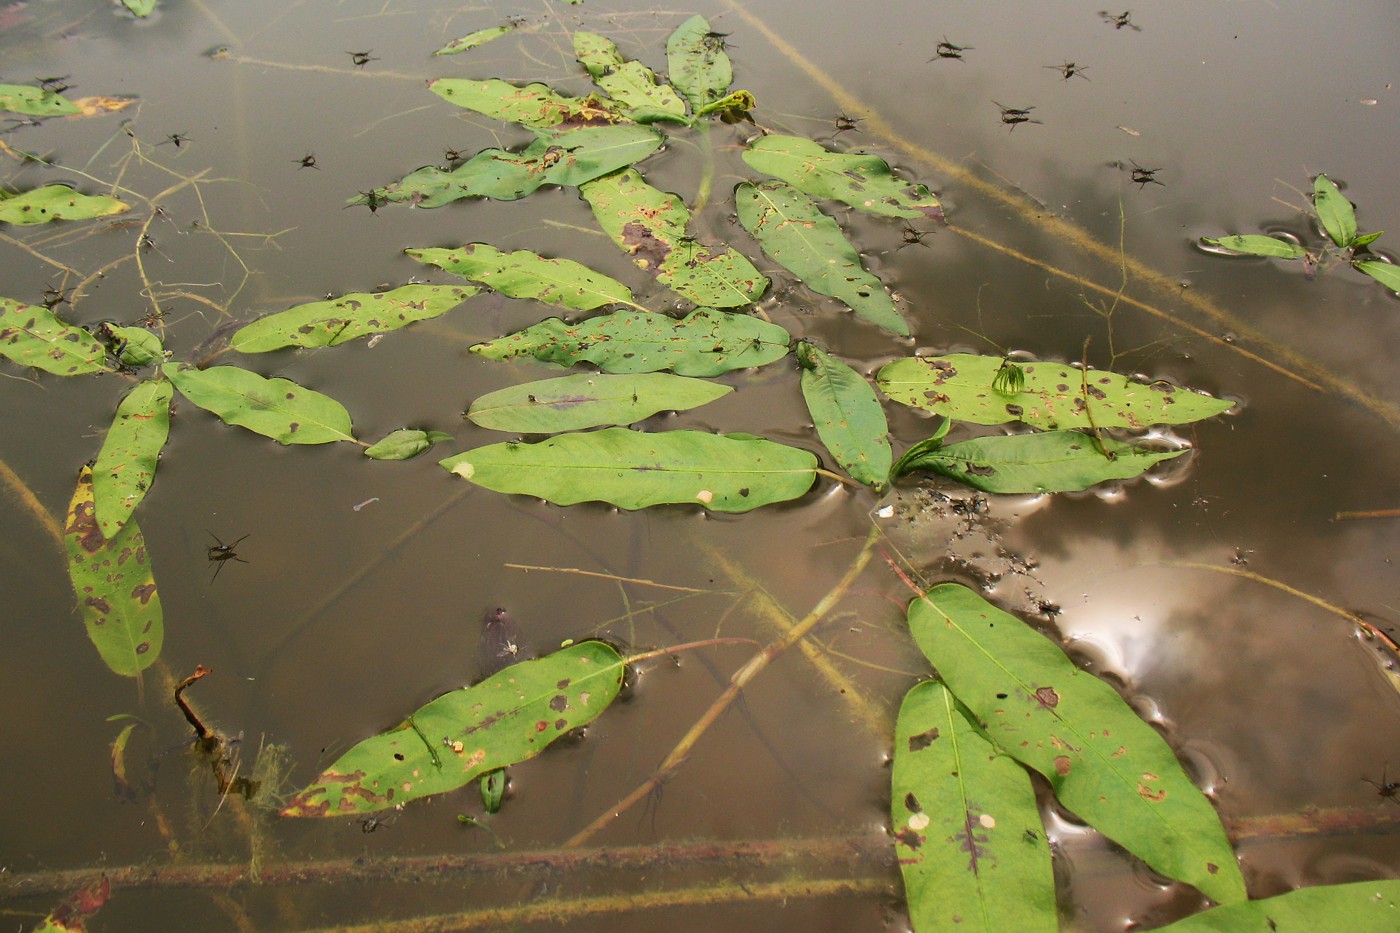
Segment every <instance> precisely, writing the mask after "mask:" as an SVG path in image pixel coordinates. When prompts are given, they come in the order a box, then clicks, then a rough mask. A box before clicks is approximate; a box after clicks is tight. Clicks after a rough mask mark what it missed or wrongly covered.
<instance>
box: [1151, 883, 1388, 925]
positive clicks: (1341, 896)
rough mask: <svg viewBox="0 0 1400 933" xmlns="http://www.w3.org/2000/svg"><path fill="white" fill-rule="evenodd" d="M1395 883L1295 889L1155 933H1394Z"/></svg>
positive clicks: (1210, 912) (1220, 909)
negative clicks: (1294, 932)
mask: <svg viewBox="0 0 1400 933" xmlns="http://www.w3.org/2000/svg"><path fill="white" fill-rule="evenodd" d="M1398 912H1400V881H1396V880H1395V879H1392V878H1388V879H1385V880H1383V881H1353V882H1351V883H1350V884H1322V885H1318V886H1316V887H1312V888H1299V889H1297V890H1295V891H1289V892H1288V893H1286V894H1279V895H1276V896H1274V897H1266V898H1262V899H1260V900H1257V901H1250V902H1249V903H1247V904H1230V905H1229V906H1227V907H1215V908H1212V909H1210V910H1205V911H1202V912H1201V913H1198V914H1195V915H1194V916H1190V917H1187V918H1186V919H1185V920H1178V921H1177V922H1176V923H1169V924H1167V925H1166V926H1164V927H1157V929H1156V933H1240V931H1242V930H1260V931H1270V930H1303V931H1309V930H1346V931H1347V933H1394V930H1395V927H1396V923H1395V918H1396V916H1397V913H1398Z"/></svg>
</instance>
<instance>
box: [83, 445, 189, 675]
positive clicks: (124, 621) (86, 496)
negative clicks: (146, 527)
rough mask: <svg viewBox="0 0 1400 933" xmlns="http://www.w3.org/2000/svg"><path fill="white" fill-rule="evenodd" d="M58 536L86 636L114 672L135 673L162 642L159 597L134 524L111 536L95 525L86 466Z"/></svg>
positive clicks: (145, 665) (156, 653) (143, 543)
mask: <svg viewBox="0 0 1400 933" xmlns="http://www.w3.org/2000/svg"><path fill="white" fill-rule="evenodd" d="M63 536H64V543H65V545H66V547H67V550H68V577H69V579H70V580H71V581H72V583H73V592H74V593H76V594H77V597H78V608H79V609H80V610H81V611H82V614H83V624H84V625H85V626H87V633H88V638H90V639H92V643H93V645H94V646H96V648H97V653H98V654H100V655H101V656H102V660H103V661H104V662H105V663H106V664H107V666H108V667H110V668H111V669H112V670H113V671H114V672H115V673H117V674H120V675H122V676H123V677H136V676H138V675H140V673H141V672H142V671H143V670H145V669H146V668H148V667H150V666H151V664H153V663H154V662H155V659H156V658H158V657H159V656H160V647H161V643H162V642H163V641H164V639H165V625H164V621H163V617H162V615H161V611H160V594H159V593H158V592H156V581H155V577H154V576H153V575H152V572H151V564H150V559H149V558H148V557H147V555H146V540H145V538H144V537H143V536H142V534H141V527H140V526H139V525H138V524H137V523H136V522H135V520H128V521H127V522H126V524H125V525H124V526H122V530H121V531H119V532H118V533H117V534H116V535H115V536H114V537H112V538H107V537H105V536H104V535H103V534H102V529H101V528H99V527H98V524H97V514H96V509H95V508H94V506H93V489H92V468H91V467H83V469H82V472H80V473H79V474H78V488H77V490H76V491H75V492H74V493H73V501H72V502H71V503H70V504H69V506H68V520H67V524H66V525H65V527H64V531H63Z"/></svg>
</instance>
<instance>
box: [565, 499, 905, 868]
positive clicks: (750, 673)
mask: <svg viewBox="0 0 1400 933" xmlns="http://www.w3.org/2000/svg"><path fill="white" fill-rule="evenodd" d="M879 540H880V529H879V527H878V526H872V527H871V529H870V533H869V534H868V535H866V538H865V544H864V546H862V547H861V549H860V553H859V554H857V555H856V559H855V560H854V561H852V562H851V565H850V566H849V567H848V568H846V573H845V575H844V576H842V577H841V579H840V581H838V582H837V584H836V585H835V586H834V587H832V588H831V589H830V590H829V591H828V592H827V594H826V595H825V596H823V597H822V598H821V600H820V601H819V602H818V603H817V605H816V606H814V607H813V608H812V611H811V612H809V613H807V615H806V616H804V617H803V618H802V621H800V622H798V623H797V624H796V625H794V626H793V627H792V628H790V629H789V630H788V631H787V633H786V634H785V635H783V636H782V637H780V638H778V639H777V640H775V641H773V642H770V643H769V644H768V645H766V646H765V647H764V648H763V650H761V651H759V652H758V653H756V654H755V655H754V656H753V657H751V658H749V660H748V663H746V664H745V665H744V666H743V667H741V668H739V669H738V670H737V671H735V672H734V674H733V675H732V676H731V677H730V678H729V686H728V687H726V688H725V691H724V692H723V693H722V694H720V696H719V698H718V699H716V700H715V701H714V703H712V704H710V708H709V709H708V710H706V711H705V714H704V715H703V716H701V717H700V719H699V720H697V721H696V722H695V724H694V725H693V726H691V727H690V731H688V732H687V733H686V734H685V736H684V737H683V738H682V739H681V740H680V742H678V743H676V746H675V748H673V749H671V752H670V754H668V755H667V756H666V758H665V760H663V761H662V762H661V764H660V765H659V766H658V767H657V769H656V771H655V772H654V773H653V774H652V776H651V777H649V778H647V779H646V780H645V781H643V782H642V783H641V784H639V785H638V786H637V787H636V788H635V789H634V790H633V791H632V793H630V794H628V795H627V796H626V797H624V798H623V799H622V800H621V801H619V802H618V803H617V805H616V806H613V807H609V808H608V810H607V811H606V812H605V813H603V814H601V815H600V816H599V817H598V818H597V819H595V820H594V821H593V822H592V823H589V824H588V825H587V826H585V827H584V828H583V829H582V830H580V831H579V832H577V833H575V834H574V835H573V836H572V837H571V838H570V839H569V840H568V841H567V842H565V843H564V846H565V848H570V847H573V846H580V845H583V844H584V843H585V842H587V841H588V840H589V839H591V838H593V836H594V835H596V834H597V833H598V832H599V831H600V830H602V829H603V828H605V827H606V826H608V824H610V823H611V822H612V821H613V820H615V819H617V818H618V817H619V816H621V815H622V814H623V813H625V812H627V811H628V810H629V809H631V808H632V807H633V806H634V805H635V804H636V803H638V802H639V801H641V800H643V799H645V798H646V797H647V795H649V794H650V793H651V792H652V791H654V790H655V789H656V788H658V787H660V786H661V785H662V784H663V783H665V781H666V780H667V779H669V778H670V777H671V775H673V774H674V773H675V772H676V771H677V770H679V769H680V768H681V766H683V765H684V764H685V762H686V760H687V759H689V758H690V753H691V751H692V750H693V749H694V747H695V743H696V742H698V741H699V740H700V737H701V736H703V735H704V734H705V733H706V732H707V731H709V728H710V726H712V725H714V724H715V722H717V721H718V720H719V717H720V716H721V715H723V714H724V712H725V711H726V710H728V709H729V707H730V706H731V705H733V703H734V701H735V700H737V699H738V698H739V695H740V694H741V693H742V692H743V689H744V685H745V684H747V683H748V682H749V681H750V680H752V679H753V678H754V677H756V676H758V674H759V673H761V672H762V671H763V669H764V668H766V667H767V666H768V665H769V664H771V663H772V662H773V660H774V659H775V658H778V657H781V656H782V655H783V653H784V652H786V651H787V650H788V649H789V648H791V647H792V646H793V645H794V644H796V643H797V642H799V641H801V640H802V638H803V637H804V636H805V635H806V634H807V633H808V632H810V631H811V630H812V628H813V627H814V626H815V625H816V624H817V623H818V622H820V621H821V619H822V617H823V616H825V615H826V614H827V613H828V612H830V611H831V610H832V608H834V607H835V606H836V605H837V604H838V603H839V602H840V601H841V600H842V599H844V598H845V596H846V591H847V590H849V589H850V588H851V586H852V585H853V584H854V583H855V582H856V579H857V578H858V577H859V576H860V574H861V572H862V571H863V570H865V565H866V564H868V563H869V562H870V557H871V555H872V554H874V552H875V544H876V542H878V541H879Z"/></svg>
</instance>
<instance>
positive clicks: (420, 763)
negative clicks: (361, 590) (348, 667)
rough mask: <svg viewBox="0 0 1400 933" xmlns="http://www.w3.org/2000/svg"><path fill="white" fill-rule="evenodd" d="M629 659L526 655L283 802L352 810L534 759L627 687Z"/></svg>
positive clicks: (609, 654)
mask: <svg viewBox="0 0 1400 933" xmlns="http://www.w3.org/2000/svg"><path fill="white" fill-rule="evenodd" d="M625 667H626V665H625V664H624V663H623V660H622V658H621V657H620V656H619V655H618V653H617V651H615V650H614V649H613V648H611V647H609V646H608V645H605V644H603V643H602V642H597V641H585V642H583V643H581V644H577V645H571V646H569V647H568V648H564V649H562V650H560V651H556V652H555V653H554V654H551V655H548V656H547V657H543V658H540V659H538V660H534V661H521V662H520V663H519V664H512V665H511V666H509V667H507V668H505V669H504V670H502V671H500V672H498V673H496V674H493V675H491V676H490V677H488V678H486V679H485V680H483V681H482V682H481V683H479V684H476V685H475V686H471V687H464V688H462V689H461V690H453V691H452V692H451V693H446V694H443V695H442V696H440V697H438V698H437V699H436V700H433V701H432V702H431V703H428V704H427V705H426V706H422V707H419V708H418V709H417V710H416V711H414V712H413V714H412V715H410V716H409V717H408V718H407V719H406V720H404V721H403V722H402V723H400V724H399V725H397V726H395V727H394V728H392V729H390V730H389V731H387V732H382V733H380V734H379V735H376V736H373V737H372V738H368V739H365V740H364V741H362V742H360V743H359V744H358V745H356V746H354V747H353V748H351V749H350V750H349V751H348V752H346V753H345V754H344V755H341V756H340V758H338V759H337V760H336V762H335V763H334V764H332V765H331V766H330V767H329V768H327V769H326V770H325V771H324V772H322V773H321V775H320V776H319V777H317V778H316V780H315V781H314V782H312V784H311V785H310V786H309V787H307V788H305V789H304V790H302V791H300V792H299V793H297V794H296V796H294V797H293V798H292V799H291V801H290V802H288V804H287V805H286V806H285V807H283V808H282V811H281V813H282V815H283V816H353V815H355V814H358V813H372V812H374V811H376V810H387V809H388V808H390V807H396V806H399V805H401V804H404V803H407V802H408V801H410V800H417V799H419V798H420V797H427V796H430V795H432V794H442V793H446V792H447V791H452V790H456V789H457V788H459V787H463V786H465V785H466V784H468V783H469V782H471V781H472V780H474V779H475V778H476V777H478V776H479V775H482V774H485V773H487V772H489V771H494V770H496V769H497V768H504V767H506V766H508V765H513V764H517V763H519V762H522V761H526V760H528V759H530V758H533V757H535V756H536V755H538V754H539V753H540V752H542V751H544V749H545V748H546V747H547V746H549V745H550V744H551V743H552V742H554V741H556V740H557V739H560V738H562V737H563V736H564V735H566V734H568V732H569V731H570V730H573V729H577V728H578V727H580V726H584V725H587V724H588V723H590V722H592V721H593V720H594V719H596V718H598V716H600V715H601V714H602V713H603V711H604V710H606V709H607V708H608V706H609V705H610V704H611V703H612V702H613V700H614V699H616V698H617V694H618V691H619V690H621V689H622V680H623V673H624V670H625Z"/></svg>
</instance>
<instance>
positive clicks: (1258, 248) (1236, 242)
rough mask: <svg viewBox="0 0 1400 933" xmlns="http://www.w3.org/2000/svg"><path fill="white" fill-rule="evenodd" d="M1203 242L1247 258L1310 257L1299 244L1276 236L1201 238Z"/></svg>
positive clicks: (1240, 235) (1245, 235)
mask: <svg viewBox="0 0 1400 933" xmlns="http://www.w3.org/2000/svg"><path fill="white" fill-rule="evenodd" d="M1201 242H1202V243H1204V244H1205V245H1207V246H1214V247H1218V248H1219V249H1224V250H1229V251H1230V252H1232V253H1241V254H1243V255H1246V256H1271V257H1274V258H1276V259H1302V258H1303V257H1305V256H1307V255H1308V251H1307V250H1306V249H1304V248H1303V247H1301V246H1299V245H1298V244H1297V243H1290V242H1288V241H1287V240H1281V239H1279V238H1278V237H1275V236H1263V235H1261V234H1258V233H1245V234H1234V235H1231V236H1221V237H1211V236H1203V237H1201Z"/></svg>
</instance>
